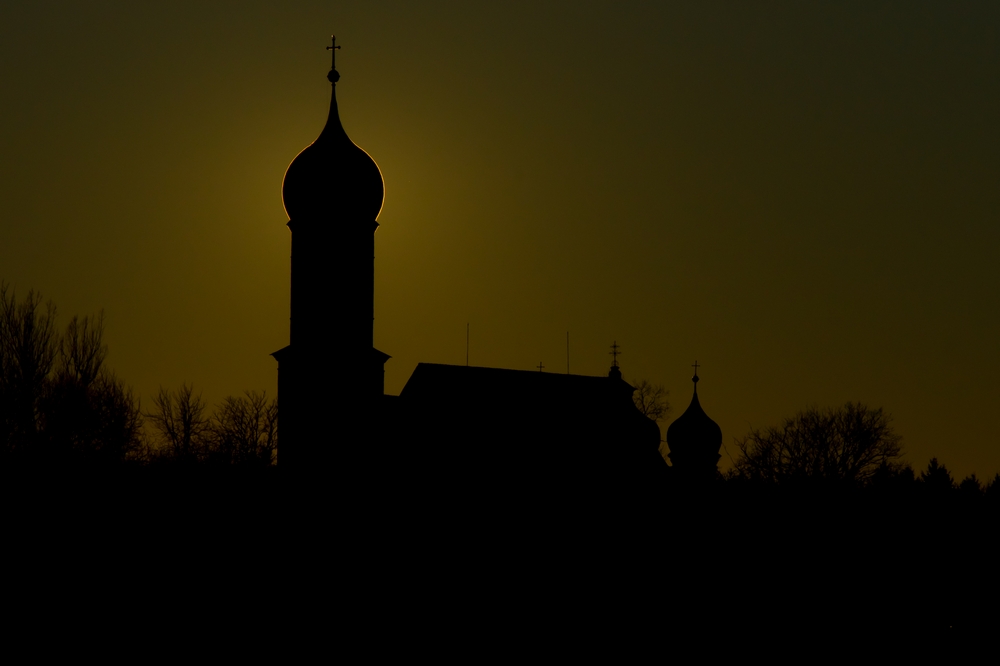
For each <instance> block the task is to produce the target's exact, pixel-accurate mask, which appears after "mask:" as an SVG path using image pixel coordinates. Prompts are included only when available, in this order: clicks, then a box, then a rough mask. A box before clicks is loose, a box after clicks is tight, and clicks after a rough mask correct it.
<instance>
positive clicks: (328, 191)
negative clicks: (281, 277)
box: [272, 42, 722, 487]
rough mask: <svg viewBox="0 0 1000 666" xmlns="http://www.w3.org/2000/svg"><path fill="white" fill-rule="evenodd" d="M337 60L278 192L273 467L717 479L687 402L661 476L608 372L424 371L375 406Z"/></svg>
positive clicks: (352, 149) (357, 209) (368, 243)
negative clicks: (285, 247)
mask: <svg viewBox="0 0 1000 666" xmlns="http://www.w3.org/2000/svg"><path fill="white" fill-rule="evenodd" d="M339 48H340V47H339V46H337V45H336V43H335V42H334V44H332V45H331V46H329V47H327V49H328V50H330V51H331V52H332V54H333V55H334V57H333V68H332V69H331V70H330V73H329V74H328V75H327V78H328V80H329V81H330V84H331V87H332V93H331V97H330V113H329V117H328V118H327V122H326V126H325V127H324V128H323V131H322V132H321V133H320V135H319V138H317V139H316V140H315V141H314V142H313V143H312V144H310V145H309V146H307V147H306V148H305V149H304V150H302V151H301V152H300V153H299V154H298V155H297V156H296V157H295V159H294V160H293V161H292V163H291V164H290V165H289V166H288V169H287V171H286V172H285V177H284V182H283V183H282V199H283V202H284V207H285V212H286V213H287V215H288V228H289V229H290V230H291V232H292V260H291V318H290V323H289V329H290V330H289V344H288V346H286V347H285V348H283V349H281V350H279V351H277V352H274V354H272V356H274V358H275V359H276V360H277V362H278V410H279V417H278V424H279V425H278V428H279V444H278V464H279V466H280V467H289V468H294V469H300V470H320V469H329V468H330V466H336V465H338V464H342V463H349V464H357V463H361V464H363V465H365V466H367V468H368V469H391V470H393V471H394V473H396V474H403V475H406V474H411V473H412V474H419V475H421V476H422V477H423V478H425V479H428V480H429V479H437V480H443V481H452V482H458V481H465V482H469V483H482V482H489V481H491V480H493V481H502V482H510V483H514V484H527V485H533V484H540V485H547V484H555V485H566V484H570V485H575V484H584V485H586V486H588V487H601V486H615V487H618V486H621V485H638V486H655V485H657V484H658V483H659V482H660V481H661V480H662V479H664V478H666V477H668V476H670V475H677V476H684V477H688V478H692V479H706V480H708V479H711V478H714V476H715V475H716V474H717V468H716V465H717V462H718V460H719V448H720V446H721V444H722V431H721V430H720V429H719V426H718V425H717V424H716V423H715V422H714V421H712V419H710V418H709V417H708V416H707V415H706V414H705V412H704V411H703V410H702V408H701V405H700V403H699V401H698V394H697V390H695V391H694V393H693V398H692V400H691V404H690V406H689V407H688V408H687V410H686V411H685V412H684V414H683V415H681V416H680V417H679V418H678V419H677V420H676V421H675V422H674V423H673V424H672V425H671V426H670V428H669V429H668V432H667V444H668V446H669V448H670V455H669V457H670V460H671V463H672V466H668V465H667V463H666V461H665V460H664V459H663V457H662V456H661V455H660V453H659V445H660V430H659V427H658V426H657V424H656V423H655V422H654V421H652V420H651V419H649V418H647V417H646V416H644V415H643V414H642V413H640V412H639V410H638V409H637V408H636V406H635V404H634V402H633V400H632V394H633V393H634V391H635V388H634V387H632V386H631V385H630V384H628V383H627V382H626V381H624V380H623V379H622V373H621V370H620V368H619V367H618V363H617V359H616V360H615V362H614V363H613V365H612V367H611V369H610V371H609V372H608V374H607V376H603V377H602V376H596V377H595V376H583V375H571V374H556V373H545V372H541V371H540V370H539V371H524V370H510V369H502V368H484V367H470V366H467V365H465V366H462V365H443V364H437V363H420V364H418V365H417V367H416V369H415V370H414V372H413V374H412V375H411V376H410V378H409V380H408V381H407V383H406V385H405V386H404V387H403V389H402V391H401V392H400V394H399V395H398V396H391V395H386V394H385V389H384V385H385V381H384V376H385V363H386V361H388V360H389V358H390V356H389V355H388V354H386V353H384V352H382V351H380V350H378V349H376V348H375V347H374V344H373V321H374V256H375V232H376V231H377V230H378V228H379V223H378V221H377V218H378V215H379V212H380V211H381V208H382V201H383V197H384V187H383V181H382V174H381V172H380V171H379V168H378V166H377V165H376V163H375V161H374V160H373V159H372V158H371V157H370V156H369V155H368V153H366V152H365V151H364V150H362V149H361V148H360V147H358V146H357V145H355V144H354V142H352V141H351V139H350V138H349V137H348V135H347V133H346V131H345V130H344V127H343V125H342V124H341V121H340V116H339V113H338V107H337V94H336V90H337V81H338V80H339V79H340V74H339V73H338V72H337V69H336V50H337V49H339ZM333 350H337V353H336V354H334V353H333ZM343 350H350V351H349V353H347V354H344V353H342V351H343ZM369 350H370V351H369ZM694 382H695V387H697V382H698V376H697V374H696V375H695V377H694Z"/></svg>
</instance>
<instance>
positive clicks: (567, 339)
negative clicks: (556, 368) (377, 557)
mask: <svg viewBox="0 0 1000 666" xmlns="http://www.w3.org/2000/svg"><path fill="white" fill-rule="evenodd" d="M566 374H567V375H568V374H569V331H566Z"/></svg>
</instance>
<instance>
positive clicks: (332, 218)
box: [272, 38, 389, 469]
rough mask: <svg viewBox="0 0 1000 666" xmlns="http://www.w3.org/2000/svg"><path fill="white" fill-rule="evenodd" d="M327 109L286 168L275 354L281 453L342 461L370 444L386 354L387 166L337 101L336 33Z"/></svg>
mask: <svg viewBox="0 0 1000 666" xmlns="http://www.w3.org/2000/svg"><path fill="white" fill-rule="evenodd" d="M331 41H332V44H331V45H330V46H328V47H327V50H329V51H330V52H331V54H332V58H331V61H332V67H331V69H330V73H329V74H327V80H328V81H329V82H330V85H331V87H332V91H331V95H330V114H329V116H328V117H327V120H326V126H325V127H324V128H323V131H322V132H320V135H319V137H318V138H317V139H316V140H315V141H314V142H313V143H311V144H310V145H308V146H306V148H304V149H303V150H302V152H300V153H299V154H298V155H297V156H296V157H295V159H294V160H292V162H291V164H290V165H289V166H288V169H287V170H286V171H285V177H284V181H283V182H282V186H281V196H282V201H283V203H284V206H285V212H286V214H287V215H288V228H289V230H291V234H292V276H291V319H290V322H289V345H288V346H287V347H285V348H284V349H281V350H279V351H277V352H275V353H274V354H272V356H274V358H275V359H276V360H277V361H278V424H279V425H278V428H279V440H278V441H279V444H278V462H279V464H280V465H281V466H286V465H287V466H291V467H300V468H313V469H316V465H321V466H326V465H330V464H336V462H337V460H338V459H341V458H344V457H351V456H352V451H356V450H357V449H358V447H363V446H364V445H365V444H366V437H367V435H366V434H367V433H370V432H371V429H372V425H373V423H374V418H375V410H376V407H377V401H378V400H379V397H380V396H381V394H382V386H383V383H382V376H383V365H384V363H385V361H386V359H388V358H389V357H388V356H387V355H385V354H383V353H382V352H379V351H377V350H376V349H374V347H373V344H372V343H373V332H372V323H373V319H374V297H375V284H374V279H375V276H374V259H375V231H376V230H377V229H378V226H379V224H378V222H377V218H378V215H379V212H380V211H381V209H382V200H383V196H384V187H383V183H382V174H381V172H380V171H379V168H378V165H376V164H375V160H373V159H372V158H371V157H370V156H369V155H368V153H366V152H365V151H364V150H362V149H361V148H359V147H358V146H357V145H356V144H355V143H354V142H353V141H351V139H350V138H349V137H348V136H347V132H346V131H345V130H344V127H343V125H342V124H341V122H340V115H339V112H338V108H337V82H338V81H339V80H340V74H339V73H338V72H337V69H336V53H337V50H338V49H340V46H339V45H337V43H336V40H335V38H331Z"/></svg>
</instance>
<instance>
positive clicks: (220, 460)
mask: <svg viewBox="0 0 1000 666" xmlns="http://www.w3.org/2000/svg"><path fill="white" fill-rule="evenodd" d="M209 443H210V445H209V454H208V457H209V460H210V461H211V462H215V463H217V464H224V465H240V466H267V465H271V464H273V463H274V456H275V452H276V450H277V444H278V403H277V402H276V401H274V400H268V399H267V396H266V395H265V394H264V393H257V392H255V391H247V392H246V393H245V394H244V395H243V396H241V397H238V398H236V397H233V396H229V397H228V398H226V399H225V400H224V401H223V403H222V404H221V405H220V406H219V408H218V409H217V410H216V412H215V414H214V415H213V416H212V420H211V422H210V424H209Z"/></svg>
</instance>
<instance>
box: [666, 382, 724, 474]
mask: <svg viewBox="0 0 1000 666" xmlns="http://www.w3.org/2000/svg"><path fill="white" fill-rule="evenodd" d="M692 381H694V395H693V396H692V398H691V404H690V405H688V408H687V410H686V411H685V412H684V413H683V414H681V415H680V416H679V417H678V418H677V420H676V421H674V422H673V423H671V424H670V427H669V428H667V446H669V447H670V459H671V461H673V463H674V464H675V465H676V464H677V463H678V462H680V463H681V464H682V465H683V464H684V463H686V462H688V461H690V462H695V461H697V462H698V463H702V462H705V463H707V462H709V461H710V464H711V465H712V466H714V465H715V463H716V461H717V460H718V458H719V449H720V448H722V428H720V427H719V424H718V423H716V422H715V421H713V420H712V419H710V418H709V417H708V414H706V413H705V410H703V409H702V408H701V403H700V402H698V375H695V376H694V378H693V380H692Z"/></svg>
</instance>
